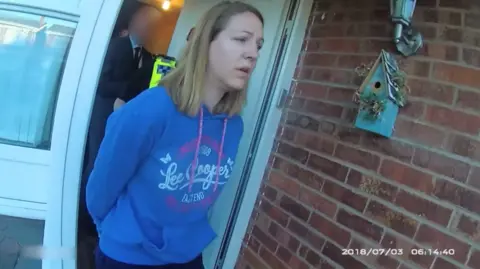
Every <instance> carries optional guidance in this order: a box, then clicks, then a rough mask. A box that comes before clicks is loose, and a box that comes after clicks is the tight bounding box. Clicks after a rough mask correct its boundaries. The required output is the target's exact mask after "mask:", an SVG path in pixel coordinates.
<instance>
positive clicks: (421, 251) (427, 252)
mask: <svg viewBox="0 0 480 269" xmlns="http://www.w3.org/2000/svg"><path fill="white" fill-rule="evenodd" d="M410 254H412V255H415V256H453V255H455V249H453V248H447V249H438V248H412V249H411V250H410Z"/></svg>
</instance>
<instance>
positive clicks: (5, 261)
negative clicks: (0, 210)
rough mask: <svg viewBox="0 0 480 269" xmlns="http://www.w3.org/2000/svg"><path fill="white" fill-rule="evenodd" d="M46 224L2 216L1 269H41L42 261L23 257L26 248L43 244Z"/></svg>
mask: <svg viewBox="0 0 480 269" xmlns="http://www.w3.org/2000/svg"><path fill="white" fill-rule="evenodd" d="M44 226H45V222H44V221H43V220H33V219H24V218H14V217H9V216H4V215H0V268H2V269H41V268H42V261H41V260H36V259H29V258H26V257H21V255H20V253H21V249H22V248H24V247H36V246H41V245H42V244H43V231H44Z"/></svg>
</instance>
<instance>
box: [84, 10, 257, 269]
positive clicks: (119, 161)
mask: <svg viewBox="0 0 480 269" xmlns="http://www.w3.org/2000/svg"><path fill="white" fill-rule="evenodd" d="M262 44H263V17H262V15H261V14H260V12H259V11H258V10H256V9H255V8H253V7H252V6H250V5H248V4H245V3H242V2H233V3H231V2H222V3H220V4H218V5H216V6H214V7H213V8H211V9H210V10H209V11H208V12H207V13H206V14H205V15H204V16H203V18H202V19H201V20H200V21H199V22H198V24H197V25H196V26H195V31H194V32H193V35H192V38H191V40H190V41H189V42H188V44H187V47H186V48H185V50H184V52H183V55H182V57H181V58H180V60H179V62H178V63H179V64H178V66H177V68H176V69H174V70H173V71H171V73H169V74H168V75H167V76H166V77H165V78H163V79H162V80H161V82H160V84H161V85H160V86H159V87H156V88H152V89H149V90H148V91H145V92H143V93H142V94H140V95H139V96H137V97H136V98H134V99H133V100H132V101H130V102H127V103H126V104H125V105H124V106H122V107H121V108H120V109H118V110H117V111H116V112H114V113H113V114H112V115H111V116H110V118H109V120H108V123H107V129H106V135H105V138H104V140H103V142H102V145H101V147H100V151H99V154H98V157H97V160H96V162H95V166H94V169H93V171H92V174H91V176H90V179H89V181H88V185H87V206H88V210H89V212H90V214H91V216H92V218H93V219H94V222H95V224H96V225H97V229H98V231H99V237H100V240H99V247H98V249H97V252H96V268H97V269H114V268H115V269H134V268H143V269H147V268H151V269H201V268H204V267H203V262H202V256H201V254H202V251H203V250H204V248H205V247H206V246H207V245H208V244H209V243H210V242H211V241H212V240H213V239H214V238H215V236H216V235H215V232H214V231H213V230H212V228H211V227H210V225H209V224H208V217H207V212H208V210H209V208H210V206H211V205H212V203H214V202H215V200H216V198H217V197H218V195H219V193H220V192H221V190H222V188H223V186H224V185H225V184H226V183H227V182H228V180H229V178H230V175H231V173H232V169H233V166H234V163H235V156H236V154H237V150H238V145H239V141H240V138H241V136H242V133H243V122H242V119H241V117H240V116H239V113H240V111H241V109H242V107H243V105H244V103H245V98H246V88H247V85H248V80H249V78H250V75H251V73H252V71H253V69H254V67H255V65H256V61H257V58H258V55H259V51H260V48H261V47H262Z"/></svg>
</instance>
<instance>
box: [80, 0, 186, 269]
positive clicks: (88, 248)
mask: <svg viewBox="0 0 480 269" xmlns="http://www.w3.org/2000/svg"><path fill="white" fill-rule="evenodd" d="M183 4H184V1H183V0H166V1H163V0H162V1H155V0H124V1H123V3H122V7H121V8H120V11H119V14H118V17H117V20H116V23H115V26H114V28H113V31H112V33H111V38H110V45H109V49H108V50H109V51H107V57H106V59H105V61H104V67H103V70H102V75H101V76H100V81H99V85H98V87H97V94H96V96H95V101H94V110H93V113H92V115H91V118H90V128H89V134H88V137H87V143H86V148H85V154H84V161H83V172H82V177H81V178H82V182H81V189H80V203H79V211H78V212H79V213H78V223H77V227H78V229H77V242H78V248H77V249H78V253H77V255H78V259H77V268H82V269H89V268H94V260H93V257H94V256H93V252H94V249H95V247H96V245H97V237H98V236H97V233H96V228H95V226H94V225H93V222H92V221H91V219H90V217H89V215H88V212H87V210H86V206H85V187H86V182H87V179H88V176H89V174H90V172H91V170H92V168H93V163H94V159H95V157H96V154H97V151H98V148H99V146H100V142H101V140H102V138H103V135H104V133H103V132H93V133H92V129H93V130H96V129H98V128H103V129H104V125H105V124H106V119H107V118H108V115H109V114H110V113H111V112H113V107H114V104H115V100H114V99H112V98H110V96H104V95H102V93H101V92H100V93H99V91H101V90H100V88H101V87H102V85H101V84H102V79H103V77H102V76H103V74H104V73H106V72H109V71H106V69H107V68H109V67H108V65H112V62H108V61H110V60H111V59H112V57H109V56H108V55H110V54H118V55H113V58H116V57H118V58H117V59H124V57H125V56H123V55H120V54H129V53H132V54H131V55H130V56H132V55H133V56H132V57H133V58H134V57H135V55H134V54H135V49H136V47H135V44H134V37H133V35H132V34H131V33H130V32H129V25H130V23H131V21H132V20H133V19H134V16H135V14H136V13H138V12H141V11H140V9H142V8H145V7H147V8H148V9H153V10H155V11H150V12H155V13H156V14H155V16H158V17H155V18H156V19H155V25H153V26H150V27H149V29H150V30H151V31H149V33H148V35H147V38H146V39H145V40H144V41H143V42H142V46H141V49H142V50H144V51H142V52H141V53H142V55H144V56H146V55H148V56H152V58H154V59H155V58H156V57H165V56H168V48H169V45H170V43H171V40H172V36H173V32H174V30H175V26H176V24H177V20H178V18H179V16H180V13H181V10H182V7H183ZM149 22H150V21H149ZM117 44H122V45H117ZM123 44H127V46H130V47H129V48H126V49H123V47H125V46H124V45H123ZM119 46H120V47H121V48H122V49H121V50H119V49H118V48H119ZM127 58H128V57H127ZM148 58H150V57H148ZM148 58H146V57H145V59H142V60H143V61H142V60H140V63H139V64H138V66H137V67H138V68H137V67H135V68H130V67H125V68H123V67H122V68H121V69H122V71H119V72H123V73H125V75H126V74H128V73H131V72H134V71H138V70H140V65H141V63H143V65H145V67H142V69H145V72H147V73H148V74H151V72H152V70H153V66H154V60H152V59H148ZM116 63H117V62H116ZM118 63H119V64H128V63H125V61H120V60H119V61H118ZM113 72H116V71H113ZM115 76H116V75H115ZM149 78H150V76H144V77H142V79H143V80H145V83H142V82H139V85H140V84H141V86H139V87H142V88H144V87H145V88H146V87H147V86H148V83H146V82H148V81H146V80H147V79H149ZM108 79H109V78H108ZM117 79H118V76H117V77H115V78H112V81H113V82H114V83H116V82H117V81H120V80H117ZM109 83H110V82H109ZM143 84H144V85H143ZM116 85H118V83H117V84H116ZM132 98H133V97H132ZM99 106H110V108H99ZM109 109H110V110H109ZM99 125H102V126H103V127H102V126H100V127H99Z"/></svg>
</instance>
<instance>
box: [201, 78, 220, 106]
mask: <svg viewBox="0 0 480 269" xmlns="http://www.w3.org/2000/svg"><path fill="white" fill-rule="evenodd" d="M203 92H204V96H203V103H204V104H205V105H206V106H207V108H208V110H210V112H212V111H213V108H214V107H215V106H216V105H217V104H218V103H219V102H220V100H221V99H222V98H223V95H224V94H225V90H224V88H223V87H221V85H220V83H218V82H217V83H215V81H214V80H213V79H212V78H209V76H207V81H205V89H204V91H203Z"/></svg>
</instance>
